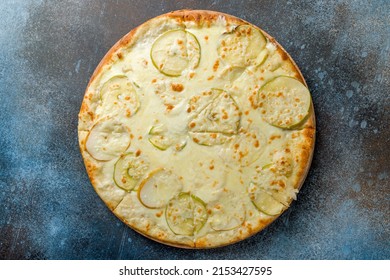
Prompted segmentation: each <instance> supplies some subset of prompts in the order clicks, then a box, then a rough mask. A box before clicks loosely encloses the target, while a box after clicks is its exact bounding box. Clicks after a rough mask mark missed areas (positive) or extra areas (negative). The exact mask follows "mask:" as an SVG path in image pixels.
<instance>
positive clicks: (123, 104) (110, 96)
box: [100, 75, 140, 117]
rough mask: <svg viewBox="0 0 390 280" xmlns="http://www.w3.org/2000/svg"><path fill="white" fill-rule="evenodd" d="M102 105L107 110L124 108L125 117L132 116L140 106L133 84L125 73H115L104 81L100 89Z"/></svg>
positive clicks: (116, 110)
mask: <svg viewBox="0 0 390 280" xmlns="http://www.w3.org/2000/svg"><path fill="white" fill-rule="evenodd" d="M100 98H101V100H102V106H103V108H104V110H105V111H107V112H118V111H120V110H124V111H125V112H124V113H125V115H126V116H127V117H131V116H133V115H134V114H135V113H136V112H137V111H138V109H139V107H140V101H139V99H138V95H137V93H136V91H135V89H134V86H133V85H132V83H131V82H130V81H129V79H128V78H127V77H126V76H125V75H117V76H114V77H112V78H111V79H109V80H108V81H107V82H105V83H104V85H103V86H102V88H101V90H100Z"/></svg>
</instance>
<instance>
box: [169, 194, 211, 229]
mask: <svg viewBox="0 0 390 280" xmlns="http://www.w3.org/2000/svg"><path fill="white" fill-rule="evenodd" d="M207 218H208V214H207V209H206V204H205V203H204V201H203V200H201V199H200V198H199V197H197V196H195V195H193V194H190V193H184V192H182V193H180V194H179V195H178V196H176V197H174V198H172V199H171V200H170V201H169V203H168V204H167V207H166V209H165V219H166V221H167V224H168V227H169V228H170V229H171V230H172V232H173V233H175V234H177V235H187V236H193V235H194V234H196V233H197V232H199V231H200V230H201V229H202V227H203V226H204V224H205V223H206V221H207Z"/></svg>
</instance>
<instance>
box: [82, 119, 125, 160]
mask: <svg viewBox="0 0 390 280" xmlns="http://www.w3.org/2000/svg"><path fill="white" fill-rule="evenodd" d="M129 146H130V132H129V129H128V128H127V127H126V126H125V125H124V124H123V123H121V122H119V121H118V120H116V119H115V118H104V119H101V120H100V121H98V122H97V123H95V125H94V126H93V127H92V128H91V130H90V131H89V133H88V135H87V140H86V143H85V149H86V151H87V152H88V153H89V154H90V155H91V156H92V157H93V158H94V159H96V160H99V161H109V160H112V159H114V158H116V157H118V156H119V155H120V154H122V153H123V152H124V151H126V150H127V148H128V147H129Z"/></svg>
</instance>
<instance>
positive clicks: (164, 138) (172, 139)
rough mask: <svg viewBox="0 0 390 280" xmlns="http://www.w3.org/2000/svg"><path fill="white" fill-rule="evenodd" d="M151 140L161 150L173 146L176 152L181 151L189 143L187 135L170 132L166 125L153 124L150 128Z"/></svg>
mask: <svg viewBox="0 0 390 280" xmlns="http://www.w3.org/2000/svg"><path fill="white" fill-rule="evenodd" d="M148 140H149V142H150V143H151V144H152V145H153V146H154V147H156V148H157V149H159V150H161V151H165V150H166V149H168V148H169V147H171V146H173V148H174V150H175V151H176V152H179V151H181V150H182V149H184V147H185V146H186V145H187V139H186V137H183V136H182V135H177V134H172V133H169V132H168V129H167V128H166V126H165V125H162V124H161V125H156V126H152V128H151V129H150V130H149V138H148Z"/></svg>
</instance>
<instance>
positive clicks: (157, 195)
mask: <svg viewBox="0 0 390 280" xmlns="http://www.w3.org/2000/svg"><path fill="white" fill-rule="evenodd" d="M182 188H183V185H182V182H181V181H180V179H179V178H178V177H177V176H176V175H175V174H174V173H173V172H172V171H170V170H165V169H157V170H155V171H153V172H151V173H150V174H149V175H148V176H147V178H145V179H144V180H143V181H142V182H141V184H140V186H139V189H138V199H139V201H140V202H141V203H142V204H143V205H144V206H145V207H147V208H161V207H164V206H165V205H166V204H167V203H168V201H169V200H170V199H171V198H172V197H174V196H175V195H177V194H178V193H179V192H180V191H181V190H182Z"/></svg>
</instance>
